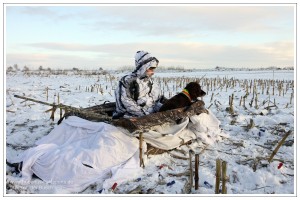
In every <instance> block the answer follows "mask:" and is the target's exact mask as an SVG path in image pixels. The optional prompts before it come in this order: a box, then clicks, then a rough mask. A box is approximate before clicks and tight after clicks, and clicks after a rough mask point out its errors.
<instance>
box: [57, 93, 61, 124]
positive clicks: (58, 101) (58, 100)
mask: <svg viewBox="0 0 300 200" xmlns="http://www.w3.org/2000/svg"><path fill="white" fill-rule="evenodd" d="M59 103H60V99H59V93H58V95H57V104H59ZM59 118H60V119H61V118H62V108H59Z"/></svg>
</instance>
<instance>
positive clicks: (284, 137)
mask: <svg viewBox="0 0 300 200" xmlns="http://www.w3.org/2000/svg"><path fill="white" fill-rule="evenodd" d="M291 133H292V131H291V130H289V131H288V132H287V133H285V135H284V136H283V138H282V139H281V141H280V142H279V143H278V145H277V146H276V148H275V149H274V151H273V152H272V154H271V156H270V158H269V159H268V162H269V163H270V162H272V160H273V157H274V156H275V154H276V153H277V152H278V150H279V148H280V147H281V146H282V144H283V143H284V141H285V140H286V138H287V137H288V136H289V135H290V134H291Z"/></svg>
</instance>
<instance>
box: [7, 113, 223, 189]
mask: <svg viewBox="0 0 300 200" xmlns="http://www.w3.org/2000/svg"><path fill="white" fill-rule="evenodd" d="M219 124H220V123H219V121H218V120H217V119H216V117H215V116H214V115H213V114H212V113H211V112H210V114H206V113H202V114H200V115H196V116H193V117H191V118H186V119H183V120H182V123H180V124H169V125H163V126H158V127H155V128H154V129H153V130H151V131H149V132H146V133H144V141H145V142H147V143H150V144H151V145H153V146H155V147H157V148H160V149H166V150H168V149H173V148H176V147H178V146H180V145H181V144H182V143H183V142H187V141H189V140H191V139H194V138H196V137H200V138H201V139H203V140H205V141H206V142H207V143H212V142H213V141H212V137H211V136H213V134H220V129H219ZM121 130H122V129H119V128H117V127H114V126H112V125H109V124H106V123H103V122H91V121H87V120H84V119H81V118H79V117H75V116H71V117H68V118H67V119H66V120H64V121H63V122H62V124H60V125H59V126H57V127H56V128H54V129H53V130H52V131H51V132H50V133H49V134H48V135H47V136H45V137H43V138H41V139H40V140H39V141H37V142H36V144H37V146H36V147H33V148H30V149H28V150H26V151H25V152H24V153H23V154H21V155H20V156H19V157H18V158H15V159H13V160H10V162H13V163H16V162H21V161H23V168H22V179H25V180H30V179H31V177H32V174H33V173H34V174H36V175H37V176H38V177H39V178H41V179H42V180H43V181H45V182H47V183H49V184H52V185H54V186H55V187H53V189H54V190H53V191H48V192H49V193H70V192H80V191H82V190H84V189H85V188H86V187H88V186H89V185H90V184H93V183H95V182H97V183H103V188H104V189H106V191H107V189H108V188H110V187H111V186H112V185H113V183H115V182H118V184H120V183H121V182H123V181H126V180H131V179H134V178H136V177H137V176H138V175H139V174H140V173H141V172H142V168H140V167H139V164H140V161H139V140H138V139H137V138H135V137H133V136H129V135H127V134H128V133H125V132H124V131H121ZM209 136H210V137H209ZM145 146H146V145H145V144H144V145H143V147H145Z"/></svg>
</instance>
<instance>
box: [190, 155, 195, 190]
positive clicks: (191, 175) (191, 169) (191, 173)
mask: <svg viewBox="0 0 300 200" xmlns="http://www.w3.org/2000/svg"><path fill="white" fill-rule="evenodd" d="M192 153H193V151H192V150H190V151H189V160H190V190H192V187H193V176H194V175H193V162H192Z"/></svg>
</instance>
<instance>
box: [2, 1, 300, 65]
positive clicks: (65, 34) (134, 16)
mask: <svg viewBox="0 0 300 200" xmlns="http://www.w3.org/2000/svg"><path fill="white" fill-rule="evenodd" d="M4 9H5V18H4V20H5V32H4V38H5V41H4V42H5V56H6V63H5V64H6V67H9V66H13V65H14V64H17V65H18V66H19V68H20V69H22V68H23V67H24V66H25V65H26V66H27V67H29V68H30V69H37V68H38V67H39V66H42V67H43V68H51V69H72V68H74V67H76V68H79V69H98V68H100V67H102V68H104V69H117V68H122V67H125V66H134V56H135V53H136V52H137V51H139V50H145V51H148V52H150V53H151V54H152V56H154V57H156V58H157V59H158V60H159V66H165V67H171V66H173V67H184V68H197V69H209V68H215V67H216V66H220V67H245V68H258V67H270V66H277V67H293V66H294V64H295V55H294V54H295V50H294V49H295V46H296V44H295V9H296V7H295V6H294V5H292V4H265V5H264V4H259V5H258V4H232V5H231V4H227V5H224V4H220V5H218V4H215V5H209V4H181V5H178V4H150V5H149V4H148V5H147V4H118V5H109V4H80V5H78V4H47V5H35V4H23V5H22V4H21V5H13V4H11V5H9V4H8V5H6V6H5V8H4Z"/></svg>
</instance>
